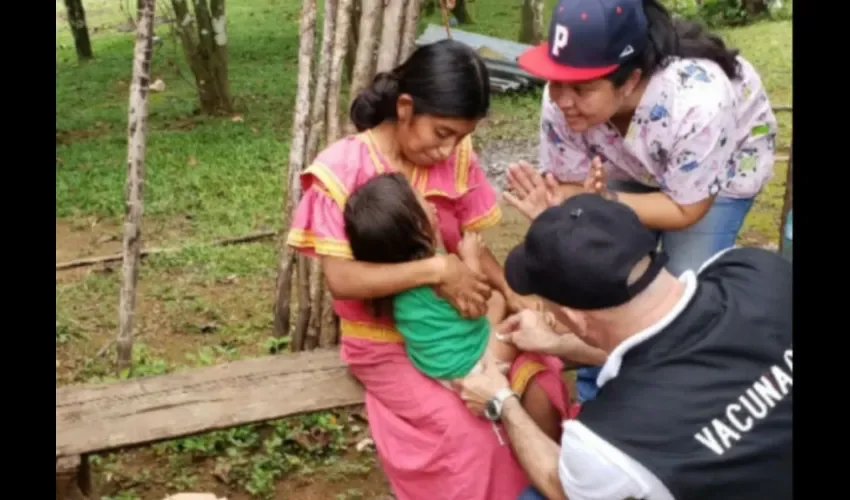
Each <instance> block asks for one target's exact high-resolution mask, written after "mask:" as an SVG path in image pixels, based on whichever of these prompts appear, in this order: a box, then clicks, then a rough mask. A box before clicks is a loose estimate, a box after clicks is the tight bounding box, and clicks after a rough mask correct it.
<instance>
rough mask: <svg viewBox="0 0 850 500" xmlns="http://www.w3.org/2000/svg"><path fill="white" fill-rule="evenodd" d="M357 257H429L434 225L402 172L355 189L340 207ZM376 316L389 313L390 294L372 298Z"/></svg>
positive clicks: (386, 260) (397, 260)
mask: <svg viewBox="0 0 850 500" xmlns="http://www.w3.org/2000/svg"><path fill="white" fill-rule="evenodd" d="M343 219H344V221H345V233H346V235H347V236H348V241H349V244H350V245H351V253H352V254H353V255H354V258H355V259H356V260H359V261H362V262H376V263H381V264H397V263H401V262H410V261H413V260H418V259H425V258H428V257H432V256H433V255H434V252H435V248H434V239H435V238H434V228H432V227H431V225H430V223H429V221H428V215H427V214H426V213H425V210H424V209H423V208H422V205H420V204H419V200H418V199H417V198H416V194H415V193H414V192H413V188H412V187H411V186H410V183H409V182H407V179H406V178H405V177H404V175H403V174H400V173H397V172H394V173H388V174H380V175H377V176H375V177H373V178H372V179H369V180H368V181H367V182H366V183H365V184H363V185H362V186H360V188H358V189H357V190H355V191H354V192H353V193H352V194H351V196H349V198H348V201H347V202H346V203H345V209H344V210H343ZM372 306H373V312H374V314H375V315H376V316H379V317H380V316H387V315H391V314H392V297H385V298H381V299H375V300H373V301H372Z"/></svg>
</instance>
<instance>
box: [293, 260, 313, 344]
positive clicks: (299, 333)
mask: <svg viewBox="0 0 850 500" xmlns="http://www.w3.org/2000/svg"><path fill="white" fill-rule="evenodd" d="M296 260H297V262H298V273H297V277H298V315H297V316H296V320H295V329H294V330H293V333H292V339H291V341H290V343H289V348H290V350H292V351H293V352H297V351H300V350H302V349H303V348H304V337H305V336H306V334H307V328H308V327H309V322H310V309H311V307H310V306H311V304H310V290H309V286H310V261H311V259H310V258H309V257H307V256H306V255H299V256H298V257H297V258H296Z"/></svg>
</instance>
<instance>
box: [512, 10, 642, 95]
mask: <svg viewBox="0 0 850 500" xmlns="http://www.w3.org/2000/svg"><path fill="white" fill-rule="evenodd" d="M647 24H648V23H647V20H646V14H645V13H644V11H643V3H642V1H641V0H561V1H559V2H558V3H557V5H555V10H554V12H553V13H552V21H551V22H550V23H549V39H548V40H547V41H546V42H544V43H542V44H540V45H538V46H537V47H534V48H532V49H529V50H527V51H525V52H524V53H523V54H522V55H521V56H519V59H518V61H517V62H518V63H519V66H520V68H522V69H524V70H525V71H527V72H528V73H530V74H532V75H534V76H537V77H539V78H542V79H544V80H549V81H556V82H580V81H587V80H594V79H596V78H600V77H603V76H605V75H607V74H609V73H612V72H613V71H614V70H616V69H617V68H619V67H620V64H622V63H623V62H624V61H627V60H628V59H630V58H631V57H632V56H633V55H634V54H637V53H639V52H640V51H641V50H642V49H643V47H644V45H645V44H646V37H647Z"/></svg>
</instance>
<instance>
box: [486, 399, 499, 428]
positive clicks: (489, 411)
mask: <svg viewBox="0 0 850 500" xmlns="http://www.w3.org/2000/svg"><path fill="white" fill-rule="evenodd" d="M501 406H502V405H501V404H499V402H498V401H496V400H495V399H491V400H490V401H487V405H486V406H485V407H484V416H485V417H487V418H488V419H489V420H492V421H494V422H495V421H496V420H499V417H500V415H499V414H500V413H501V411H500V410H501Z"/></svg>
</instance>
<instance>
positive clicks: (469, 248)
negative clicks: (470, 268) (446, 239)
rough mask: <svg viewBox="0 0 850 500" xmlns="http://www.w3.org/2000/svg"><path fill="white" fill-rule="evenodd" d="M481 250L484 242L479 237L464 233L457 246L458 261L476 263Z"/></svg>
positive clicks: (476, 234) (478, 235)
mask: <svg viewBox="0 0 850 500" xmlns="http://www.w3.org/2000/svg"><path fill="white" fill-rule="evenodd" d="M483 249H484V240H483V239H482V238H481V235H480V234H478V233H473V232H469V233H464V235H463V238H462V239H461V240H460V244H458V246H457V254H458V256H459V257H460V260H462V261H464V262H465V263H469V262H470V261H477V260H478V258H479V256H480V255H481V251H482V250H483Z"/></svg>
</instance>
